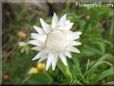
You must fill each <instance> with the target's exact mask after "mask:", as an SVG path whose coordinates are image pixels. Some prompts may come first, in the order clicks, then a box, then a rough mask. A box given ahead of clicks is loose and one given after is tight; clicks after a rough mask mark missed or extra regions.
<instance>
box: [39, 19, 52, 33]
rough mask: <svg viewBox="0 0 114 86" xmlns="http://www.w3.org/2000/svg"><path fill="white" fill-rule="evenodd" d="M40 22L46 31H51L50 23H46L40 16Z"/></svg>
mask: <svg viewBox="0 0 114 86" xmlns="http://www.w3.org/2000/svg"><path fill="white" fill-rule="evenodd" d="M40 23H41V25H42V27H43V29H44V31H45V32H46V33H48V32H50V31H51V27H50V25H48V24H47V23H46V22H45V21H44V20H43V19H42V18H40Z"/></svg>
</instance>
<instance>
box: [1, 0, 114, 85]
mask: <svg viewBox="0 0 114 86" xmlns="http://www.w3.org/2000/svg"><path fill="white" fill-rule="evenodd" d="M2 9H3V10H2V26H3V29H2V31H3V32H2V54H3V60H2V62H3V65H2V72H3V77H2V80H3V82H2V84H112V83H113V81H114V67H113V66H114V27H113V24H114V12H113V10H114V8H112V7H89V8H87V7H76V6H75V2H72V3H71V2H69V3H53V2H51V0H49V1H48V2H44V3H40V2H37V3H3V4H2ZM54 12H55V13H57V15H58V16H59V17H61V16H62V15H63V14H64V13H66V14H67V19H69V20H70V21H72V22H73V23H74V25H73V28H72V31H81V32H82V35H81V38H80V42H81V43H82V45H81V46H78V48H79V49H80V51H81V53H80V54H74V53H72V59H67V60H68V67H65V66H64V65H63V64H62V63H61V61H59V62H58V63H57V67H56V70H55V71H52V69H51V68H50V69H49V71H43V72H40V73H37V74H32V75H27V72H28V71H29V69H30V68H31V67H33V66H34V65H36V62H37V61H32V58H33V57H34V56H35V54H36V53H37V52H35V51H32V50H31V49H30V47H31V46H25V47H23V48H21V47H19V46H18V42H20V41H24V42H26V41H27V40H29V39H30V33H31V32H34V29H33V25H37V26H41V25H40V22H39V18H41V17H42V18H43V19H44V20H46V22H47V23H51V19H52V15H53V13H54ZM21 51H23V52H21Z"/></svg>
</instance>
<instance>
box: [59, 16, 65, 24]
mask: <svg viewBox="0 0 114 86" xmlns="http://www.w3.org/2000/svg"><path fill="white" fill-rule="evenodd" d="M65 22H66V14H65V15H63V16H62V17H61V18H60V20H59V22H58V24H59V25H63V24H65Z"/></svg>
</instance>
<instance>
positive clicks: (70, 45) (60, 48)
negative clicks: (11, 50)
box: [29, 13, 81, 70]
mask: <svg viewBox="0 0 114 86" xmlns="http://www.w3.org/2000/svg"><path fill="white" fill-rule="evenodd" d="M40 23H41V26H42V28H40V27H37V26H34V29H35V30H36V32H37V33H31V38H32V40H30V41H29V43H30V44H32V45H35V47H32V50H36V51H38V54H37V55H36V56H35V57H34V58H33V59H32V60H37V59H39V61H38V62H42V61H44V60H46V59H47V63H46V70H48V69H49V67H50V66H51V65H52V69H53V70H55V68H56V64H57V61H58V59H61V61H62V62H63V63H64V65H65V66H67V57H68V58H71V57H72V56H71V53H70V52H74V53H80V51H79V50H78V49H77V48H76V47H74V46H78V45H81V43H80V42H78V41H77V39H79V38H80V35H81V32H80V31H77V32H72V31H71V30H70V29H71V28H72V26H73V23H72V22H70V20H67V19H66V14H65V15H63V16H62V17H61V18H60V19H58V17H57V15H56V14H55V13H54V15H53V18H52V23H51V25H49V24H47V23H46V22H45V21H44V20H43V19H42V18H40Z"/></svg>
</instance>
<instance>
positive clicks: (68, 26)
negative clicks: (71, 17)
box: [64, 23, 73, 30]
mask: <svg viewBox="0 0 114 86" xmlns="http://www.w3.org/2000/svg"><path fill="white" fill-rule="evenodd" d="M72 26H73V23H69V24H67V25H66V26H65V27H64V29H65V30H70V29H71V28H72Z"/></svg>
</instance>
